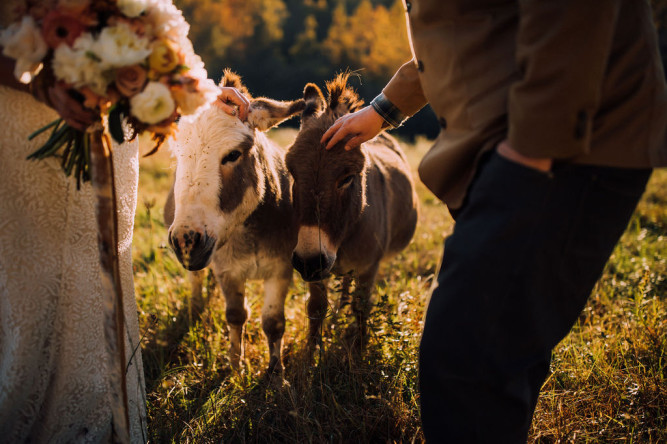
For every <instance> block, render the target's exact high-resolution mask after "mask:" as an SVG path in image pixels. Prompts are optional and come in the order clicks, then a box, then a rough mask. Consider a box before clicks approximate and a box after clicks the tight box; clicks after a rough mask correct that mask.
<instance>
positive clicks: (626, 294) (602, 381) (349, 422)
mask: <svg viewBox="0 0 667 444" xmlns="http://www.w3.org/2000/svg"><path fill="white" fill-rule="evenodd" d="M293 136H294V131H293V130H280V131H276V132H274V133H272V137H273V138H274V139H275V140H277V141H279V142H280V143H283V144H286V143H289V141H290V140H291V138H293ZM403 146H404V149H405V151H406V153H407V154H408V157H409V158H410V161H411V163H412V165H414V166H416V164H417V162H418V160H419V158H420V157H421V155H422V154H423V153H424V152H425V150H426V149H427V147H428V142H427V141H419V142H418V143H416V144H414V145H405V144H403ZM141 168H142V170H141V178H140V187H139V207H138V209H137V216H136V222H135V238H134V239H135V240H134V247H133V248H134V249H133V257H134V268H135V286H136V293H137V299H138V303H139V308H140V323H141V331H142V334H143V335H144V338H143V342H142V352H143V359H144V366H145V371H146V383H147V392H148V413H149V434H150V437H151V442H158V443H162V442H197V443H199V442H241V443H243V442H290V443H292V442H298V443H301V442H318V443H319V442H334V443H347V442H359V443H375V442H382V443H385V442H401V443H402V442H421V441H422V440H423V436H422V433H421V429H420V424H419V408H418V397H419V394H418V391H417V347H418V342H419V335H420V331H421V327H422V316H423V311H424V303H425V299H426V297H427V294H428V291H429V288H430V285H431V282H432V280H433V277H434V275H435V273H436V269H437V265H438V261H439V258H440V255H441V253H442V241H443V239H444V237H445V236H446V235H447V234H448V233H450V232H451V230H452V228H453V222H452V220H451V218H450V217H449V215H448V213H447V211H446V209H445V208H444V207H443V205H442V204H440V203H439V202H438V201H437V200H436V199H434V198H433V197H432V196H431V195H430V194H429V193H428V192H427V191H426V190H425V189H424V188H423V186H421V185H419V186H418V192H419V196H420V198H421V215H420V216H421V218H420V222H419V226H418V229H417V232H416V234H415V237H414V239H413V241H412V243H411V244H410V246H409V247H408V248H407V249H406V250H405V251H404V252H402V253H401V254H400V255H398V256H397V257H395V258H394V259H392V260H391V261H389V262H387V263H385V264H384V265H383V267H382V268H381V273H380V279H379V281H378V284H377V289H376V293H375V294H376V301H377V303H376V305H375V308H374V310H373V312H372V315H371V318H370V332H371V333H370V340H369V344H368V347H367V350H366V351H365V353H363V354H362V355H358V354H355V353H354V352H353V350H352V349H351V347H350V346H349V345H348V342H347V340H346V338H347V335H346V332H347V330H348V329H349V328H350V322H351V317H350V316H349V313H348V312H347V311H345V310H343V311H341V312H338V311H337V309H336V304H335V302H336V300H337V296H338V291H339V288H340V282H339V281H337V280H335V279H334V280H333V281H332V282H331V283H330V289H331V290H332V291H331V293H330V296H331V297H330V310H329V315H328V317H327V321H326V323H325V327H324V330H323V345H322V347H321V348H320V349H319V350H318V351H317V352H316V353H315V356H314V357H313V359H312V360H311V359H310V358H309V357H308V356H306V354H305V352H304V344H305V341H306V325H307V320H308V319H307V315H306V311H305V304H306V299H307V287H306V285H305V284H304V283H303V282H302V281H301V280H300V278H299V276H298V274H295V278H294V283H293V285H292V287H291V289H290V294H289V297H288V299H287V302H286V329H285V336H284V346H283V350H284V361H285V381H280V380H279V379H276V378H274V379H271V380H268V379H266V378H265V376H264V370H265V367H266V366H267V364H268V350H267V345H266V343H265V339H264V335H263V332H262V329H261V326H260V320H259V313H260V309H261V292H262V288H261V285H260V284H259V283H256V282H252V283H250V284H249V285H248V286H247V291H246V294H247V299H248V302H249V306H250V312H251V316H250V319H249V321H248V323H247V327H246V330H245V335H244V340H245V341H246V349H245V361H244V363H243V370H242V371H241V372H239V373H235V372H233V371H232V370H231V369H230V365H229V362H228V360H227V352H226V350H227V348H228V338H227V326H226V322H225V316H224V301H223V299H222V297H221V295H220V293H219V290H218V289H217V288H216V287H215V285H214V283H213V279H212V278H211V277H208V278H207V280H206V283H207V285H206V290H205V292H204V297H205V301H206V304H205V306H204V308H203V310H199V309H198V307H197V306H196V304H191V301H190V290H189V286H188V281H187V276H186V274H185V273H184V270H183V269H182V267H181V266H180V264H179V263H178V261H177V260H176V258H175V256H174V255H173V254H172V252H171V251H170V250H169V249H168V248H167V247H166V243H167V242H166V229H165V227H164V224H163V222H162V207H163V205H164V200H165V198H166V193H167V191H168V189H169V186H170V181H171V178H170V175H171V160H170V158H169V155H168V153H167V152H166V151H165V152H162V153H161V154H159V155H157V156H154V157H152V158H147V159H142V163H141ZM666 203H667V172H666V171H658V172H657V173H656V174H654V177H653V178H652V180H651V182H650V185H649V190H648V191H647V193H646V195H645V196H644V198H643V200H642V203H641V204H640V206H639V208H638V211H637V214H636V215H635V217H634V218H633V220H632V223H631V224H630V226H629V228H628V230H627V231H626V233H625V235H624V236H623V239H622V241H621V242H620V244H619V246H618V247H617V248H616V250H615V251H614V254H613V257H612V260H611V261H610V264H609V265H608V266H607V268H606V269H605V272H604V275H603V277H602V279H601V280H600V282H599V284H598V285H597V287H596V289H595V291H594V293H593V295H592V297H591V299H590V301H589V304H588V305H587V307H586V309H585V310H584V312H583V313H582V315H581V317H580V319H579V322H578V323H577V325H576V326H575V327H574V329H573V331H572V333H571V334H570V335H569V336H568V337H567V338H566V339H565V340H564V341H563V342H562V343H561V344H560V345H559V346H558V347H557V349H556V350H555V352H554V357H553V364H552V368H551V375H550V376H549V378H548V380H547V382H546V383H545V385H544V388H543V391H542V395H541V397H540V401H539V403H538V407H537V411H536V413H535V418H534V422H533V427H532V429H531V434H530V440H531V441H537V442H587V441H593V442H598V441H602V442H613V441H629V442H665V441H667V383H666V380H665V378H666V376H667V371H666V362H665V361H666V360H667V356H666V349H667V307H666V297H667V282H666V280H665V279H666V276H667V264H666V263H665V260H666V259H665V258H667V244H666V242H665V237H666V234H667V207H666V205H665V204H666Z"/></svg>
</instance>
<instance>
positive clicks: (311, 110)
mask: <svg viewBox="0 0 667 444" xmlns="http://www.w3.org/2000/svg"><path fill="white" fill-rule="evenodd" d="M303 100H305V102H306V108H305V109H304V110H303V114H302V115H301V118H302V119H307V118H309V117H317V116H319V115H320V114H322V111H324V107H325V106H326V101H325V100H324V95H323V94H322V91H321V90H320V89H319V88H318V87H317V85H315V84H314V83H309V84H307V85H306V87H305V88H304V89H303Z"/></svg>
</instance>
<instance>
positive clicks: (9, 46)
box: [0, 16, 48, 83]
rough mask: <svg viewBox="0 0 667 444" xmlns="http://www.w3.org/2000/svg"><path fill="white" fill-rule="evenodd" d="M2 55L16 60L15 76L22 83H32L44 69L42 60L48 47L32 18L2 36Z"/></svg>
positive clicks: (13, 26)
mask: <svg viewBox="0 0 667 444" xmlns="http://www.w3.org/2000/svg"><path fill="white" fill-rule="evenodd" d="M0 45H2V46H3V49H2V53H3V54H4V55H5V56H7V57H11V58H12V59H15V60H16V64H15V65H14V76H15V77H16V78H17V79H18V80H19V81H20V82H22V83H30V82H31V81H32V79H33V78H34V77H35V76H36V75H37V74H38V73H39V71H40V70H41V69H42V59H43V58H44V56H45V55H46V51H47V50H48V47H47V46H46V42H44V38H42V33H41V32H40V30H39V28H38V27H37V25H36V24H35V21H34V20H33V18H32V17H30V16H24V17H23V20H21V22H20V23H14V24H13V25H11V26H10V27H9V28H7V29H5V30H4V31H3V32H2V33H1V34H0Z"/></svg>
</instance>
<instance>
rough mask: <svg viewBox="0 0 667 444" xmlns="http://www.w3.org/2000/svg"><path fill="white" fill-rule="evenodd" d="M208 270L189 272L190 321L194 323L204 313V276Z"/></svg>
mask: <svg viewBox="0 0 667 444" xmlns="http://www.w3.org/2000/svg"><path fill="white" fill-rule="evenodd" d="M205 275H206V269H203V270H199V271H189V272H188V280H189V281H190V290H191V291H190V302H189V303H188V319H189V320H190V323H192V321H193V319H194V318H197V317H199V316H200V315H201V314H202V312H203V311H204V297H203V291H202V290H203V288H204V276H205Z"/></svg>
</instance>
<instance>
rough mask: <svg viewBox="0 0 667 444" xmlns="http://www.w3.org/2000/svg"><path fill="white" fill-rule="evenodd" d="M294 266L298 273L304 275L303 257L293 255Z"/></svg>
mask: <svg viewBox="0 0 667 444" xmlns="http://www.w3.org/2000/svg"><path fill="white" fill-rule="evenodd" d="M292 266H293V267H294V269H295V270H296V271H298V272H299V273H301V274H302V275H303V266H304V262H303V260H302V259H301V257H300V256H299V255H298V254H296V253H292Z"/></svg>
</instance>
